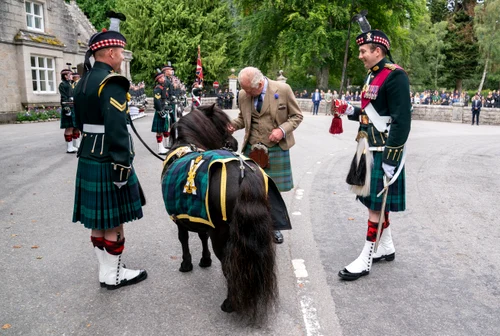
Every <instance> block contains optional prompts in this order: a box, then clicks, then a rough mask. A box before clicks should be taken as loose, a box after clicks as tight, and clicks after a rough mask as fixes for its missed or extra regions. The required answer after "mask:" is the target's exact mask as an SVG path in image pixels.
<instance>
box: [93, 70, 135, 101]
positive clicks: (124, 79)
mask: <svg viewBox="0 0 500 336" xmlns="http://www.w3.org/2000/svg"><path fill="white" fill-rule="evenodd" d="M111 78H113V79H117V80H118V81H119V82H120V84H121V85H122V86H123V87H124V88H125V90H126V91H127V92H128V91H129V89H130V82H129V80H128V78H127V77H125V76H123V75H120V74H117V73H116V72H110V73H109V75H107V76H106V77H104V79H103V80H102V81H101V83H100V84H99V91H98V92H97V95H98V96H99V97H100V96H101V91H102V89H103V88H104V86H105V85H106V83H107V82H108V81H109V80H110V79H111Z"/></svg>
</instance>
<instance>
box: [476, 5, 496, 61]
mask: <svg viewBox="0 0 500 336" xmlns="http://www.w3.org/2000/svg"><path fill="white" fill-rule="evenodd" d="M498 13H500V0H489V1H487V2H485V4H484V5H482V6H476V8H475V14H476V15H475V17H474V31H475V33H476V37H477V42H478V45H479V47H480V48H481V51H482V53H483V55H484V57H483V58H484V59H485V58H490V60H491V61H492V63H493V64H499V63H500V17H499V15H498ZM493 69H494V70H496V71H498V70H500V69H498V67H496V68H493Z"/></svg>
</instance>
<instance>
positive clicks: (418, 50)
mask: <svg viewBox="0 0 500 336" xmlns="http://www.w3.org/2000/svg"><path fill="white" fill-rule="evenodd" d="M446 27H447V22H446V21H442V22H436V23H434V24H433V23H432V20H431V19H430V16H429V15H426V16H424V17H423V19H422V21H421V22H420V23H419V24H418V26H416V27H415V29H412V30H411V31H410V39H411V41H412V50H413V52H412V54H411V58H410V60H409V61H407V62H405V63H403V64H404V67H405V69H406V71H407V72H408V74H409V77H410V82H411V85H412V89H414V90H419V91H420V90H424V89H428V88H433V89H434V88H438V87H441V86H443V85H445V83H444V82H443V80H442V77H441V73H442V72H443V71H444V70H445V68H444V59H445V56H444V54H443V50H444V48H445V47H446V46H447V45H448V43H447V41H446V40H445V39H444V37H445V35H446V33H447V30H446Z"/></svg>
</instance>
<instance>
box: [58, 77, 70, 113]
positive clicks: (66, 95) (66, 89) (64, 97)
mask: <svg viewBox="0 0 500 336" xmlns="http://www.w3.org/2000/svg"><path fill="white" fill-rule="evenodd" d="M59 93H60V94H61V106H62V107H63V108H64V107H67V106H69V105H68V104H63V103H69V102H72V101H73V100H72V99H71V98H72V97H73V88H72V87H71V83H70V82H69V81H67V80H63V81H62V82H61V84H59Z"/></svg>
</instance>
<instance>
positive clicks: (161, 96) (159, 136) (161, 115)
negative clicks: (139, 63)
mask: <svg viewBox="0 0 500 336" xmlns="http://www.w3.org/2000/svg"><path fill="white" fill-rule="evenodd" d="M154 80H155V82H156V83H157V84H156V86H155V88H154V89H153V102H154V108H155V114H154V116H153V124H152V125H151V132H156V142H157V143H158V154H167V149H166V148H165V147H164V146H163V138H164V137H165V138H168V137H169V135H170V133H169V126H170V125H169V119H168V111H167V110H166V105H167V89H166V88H165V86H164V85H165V76H164V74H163V73H161V72H158V73H155V74H154Z"/></svg>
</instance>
